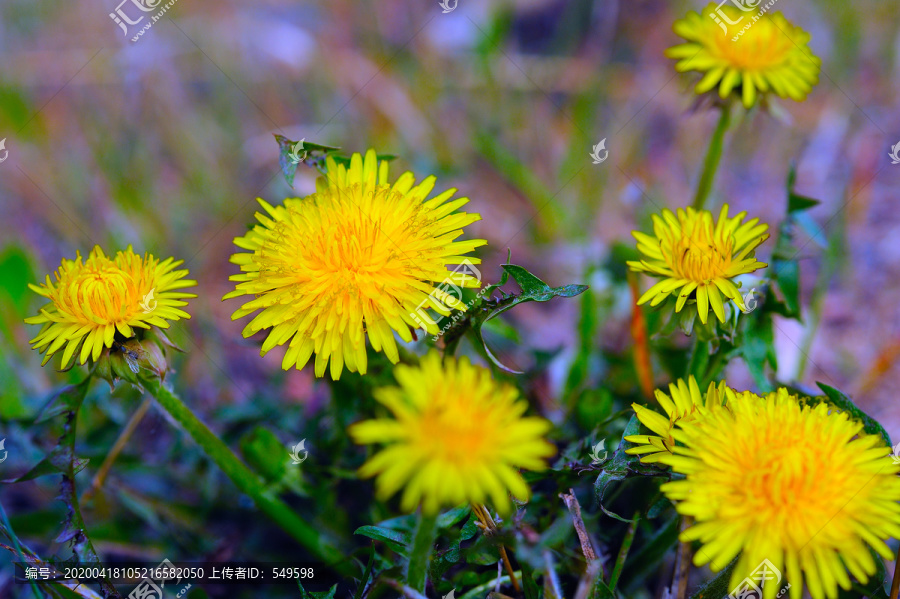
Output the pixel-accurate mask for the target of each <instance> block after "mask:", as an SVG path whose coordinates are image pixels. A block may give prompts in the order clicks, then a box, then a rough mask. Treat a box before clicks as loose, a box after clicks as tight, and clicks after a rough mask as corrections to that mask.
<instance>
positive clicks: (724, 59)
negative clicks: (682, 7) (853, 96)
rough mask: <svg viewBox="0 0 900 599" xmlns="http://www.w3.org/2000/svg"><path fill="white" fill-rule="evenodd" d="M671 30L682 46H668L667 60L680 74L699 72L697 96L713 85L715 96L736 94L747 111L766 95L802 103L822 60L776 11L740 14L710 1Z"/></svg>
mask: <svg viewBox="0 0 900 599" xmlns="http://www.w3.org/2000/svg"><path fill="white" fill-rule="evenodd" d="M720 17H721V18H720ZM726 23H728V24H730V25H733V27H732V29H734V31H733V32H732V33H734V34H735V35H732V34H730V33H728V28H727V27H726V26H725V24H726ZM748 25H750V26H749V28H747V29H744V27H747V26H748ZM737 27H741V29H740V30H737V29H736V28H737ZM672 29H673V30H674V31H675V33H676V34H678V35H679V36H681V37H682V38H684V39H685V40H686V43H683V44H679V45H677V46H673V47H671V48H669V49H668V50H666V56H668V57H669V58H674V59H677V60H678V63H676V65H675V69H676V70H677V71H679V72H682V73H683V72H685V71H699V72H701V73H704V76H703V78H702V79H701V80H700V83H698V84H697V87H696V89H695V91H696V93H698V94H705V93H706V92H708V91H710V90H712V89H713V88H714V87H716V86H717V85H718V87H719V96H720V97H722V98H727V97H728V95H729V94H731V93H732V92H735V93H736V94H739V95H740V96H741V99H742V101H743V103H744V106H745V107H746V108H750V107H751V106H753V104H754V103H755V102H756V99H757V95H758V94H766V93H769V92H772V93H774V94H776V95H778V96H780V97H782V98H791V99H793V100H796V101H798V102H801V101H803V100H804V99H805V98H806V96H807V95H808V94H809V92H810V91H811V90H812V88H813V86H814V85H815V84H816V83H817V82H818V80H819V68H820V66H821V63H822V61H821V60H820V59H819V57H818V56H816V55H814V54H813V53H812V52H811V51H810V49H809V46H808V44H809V39H810V38H809V34H808V33H806V32H805V31H804V30H803V29H801V28H800V27H796V26H794V25H793V24H791V22H790V21H788V20H787V19H786V18H784V15H782V14H781V13H780V12H776V13H772V14H768V13H765V12H759V11H753V12H744V11H742V10H740V9H738V8H737V7H736V6H717V5H716V4H714V3H710V4H708V5H707V6H706V8H705V9H703V14H702V16H701V15H700V14H698V13H696V12H694V11H690V12H689V13H688V14H687V16H685V17H684V18H683V19H679V20H678V21H675V24H674V25H673V27H672Z"/></svg>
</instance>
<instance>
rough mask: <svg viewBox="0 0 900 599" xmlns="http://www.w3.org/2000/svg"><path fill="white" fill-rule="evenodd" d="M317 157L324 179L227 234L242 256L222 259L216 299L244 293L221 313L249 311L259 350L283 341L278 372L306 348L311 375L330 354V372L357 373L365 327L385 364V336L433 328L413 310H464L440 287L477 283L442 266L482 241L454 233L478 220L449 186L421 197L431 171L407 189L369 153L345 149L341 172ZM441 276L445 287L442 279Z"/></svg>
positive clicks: (300, 361) (388, 351)
mask: <svg viewBox="0 0 900 599" xmlns="http://www.w3.org/2000/svg"><path fill="white" fill-rule="evenodd" d="M326 164H327V169H328V180H326V179H325V178H323V177H320V178H319V180H318V181H317V185H316V192H315V193H314V194H312V195H310V196H307V197H306V198H302V199H300V198H294V199H287V200H285V201H284V205H283V206H277V207H273V206H270V205H269V204H268V203H266V202H265V201H263V200H259V203H260V204H261V205H262V207H263V208H264V209H265V211H266V213H267V214H260V213H257V214H256V218H257V220H259V222H260V224H258V225H256V226H255V227H254V228H253V230H252V231H250V232H249V233H247V235H245V236H243V237H238V238H236V239H235V240H234V243H235V245H237V246H238V247H240V248H242V249H245V250H249V252H250V253H239V254H235V255H233V256H232V257H231V261H232V262H234V263H235V264H238V265H240V267H241V271H242V272H241V274H239V275H235V276H232V277H231V280H232V281H238V284H237V286H236V289H235V291H233V292H231V293H229V294H228V295H226V296H225V298H223V299H228V298H232V297H239V296H242V295H253V296H255V297H254V298H253V299H252V300H250V301H248V302H247V303H245V304H244V305H243V306H241V308H240V309H239V310H237V311H236V312H235V313H234V315H233V316H232V319H238V318H242V317H244V316H246V315H248V314H251V313H253V312H256V311H257V310H259V311H260V312H259V314H257V315H256V316H255V317H254V318H253V320H251V321H250V323H249V324H248V325H247V326H246V327H245V328H244V332H243V335H244V336H245V337H249V336H250V335H253V334H254V333H256V332H258V331H260V330H263V329H271V331H270V332H269V335H268V337H267V338H266V340H265V342H264V343H263V346H262V351H261V354H262V355H265V354H266V352H268V351H269V350H270V349H272V348H273V347H275V346H276V345H283V344H288V343H289V345H288V348H287V351H286V352H285V355H284V359H283V360H282V367H283V368H284V369H285V370H287V369H288V368H290V367H291V366H294V365H296V367H297V369H298V370H299V369H300V368H303V366H304V365H305V364H306V363H307V361H308V360H309V358H310V357H311V356H312V354H313V353H315V354H316V361H315V364H316V376H319V377H321V376H323V375H324V374H325V368H326V366H327V365H328V361H329V359H330V360H331V376H332V378H333V379H335V380H337V379H338V377H340V374H341V371H342V369H343V367H344V365H346V366H347V369H348V370H350V371H351V372H356V371H358V372H360V373H361V374H365V372H366V364H367V357H366V341H365V338H366V335H368V338H369V342H370V343H371V344H372V348H373V349H375V351H383V352H384V353H385V355H387V357H388V359H390V360H391V362H393V363H395V364H396V363H397V361H398V360H399V356H398V352H397V346H396V342H395V340H394V333H395V332H396V333H397V334H398V335H399V336H400V338H401V339H403V340H404V341H407V342H408V341H411V340H412V338H413V333H414V330H415V329H416V328H423V329H425V330H426V331H427V332H428V333H429V334H435V335H436V334H437V333H438V332H439V330H438V327H437V325H436V324H435V321H433V320H431V319H430V318H427V317H426V318H424V319H423V318H419V317H418V315H422V314H423V309H424V308H430V309H433V310H434V311H436V312H438V313H439V314H441V315H443V316H446V315H449V314H450V309H451V308H453V309H457V310H465V309H466V306H465V304H464V303H463V302H461V301H460V300H459V298H458V297H457V296H458V295H459V293H448V289H449V290H451V291H452V289H451V288H452V287H456V291H458V288H460V287H478V286H479V284H480V283H479V281H478V280H477V278H475V277H474V276H472V275H470V274H467V273H462V272H451V271H450V270H448V268H447V265H448V264H463V263H465V261H468V262H469V263H470V264H478V263H480V260H479V259H477V258H472V257H467V256H466V254H468V253H469V252H471V251H473V250H474V249H475V248H477V247H479V246H482V245H484V244H485V243H487V242H486V241H484V240H481V239H476V240H470V241H454V240H455V239H456V238H457V237H459V236H460V235H461V234H462V232H463V228H464V227H466V226H467V225H470V224H472V223H473V222H475V221H478V220H480V219H481V216H480V215H478V214H468V213H465V212H457V211H456V210H457V209H458V208H460V207H461V206H463V205H465V204H466V203H467V202H468V201H469V200H468V199H467V198H457V199H452V200H451V198H452V197H453V194H454V193H456V190H455V189H449V190H447V191H445V192H443V193H441V194H438V195H436V196H435V197H433V198H431V199H427V198H428V195H429V194H430V193H431V191H432V190H433V189H434V183H435V178H434V177H433V176H432V177H428V178H426V179H425V180H424V181H422V182H421V183H419V184H418V185H414V183H415V177H414V176H413V174H412V173H409V172H407V173H405V174H403V175H401V176H400V178H399V179H397V181H396V182H395V183H393V184H390V183H388V163H387V162H386V161H382V162H381V163H380V164H379V163H378V160H377V158H376V156H375V152H374V150H369V151H368V153H367V154H366V157H365V159H363V157H362V156H360V155H359V154H354V155H353V156H352V158H351V160H350V168H349V169H348V168H346V167H345V166H344V165H338V164H336V163H335V161H334V160H333V159H331V158H328V160H327V163H326ZM448 276H452V280H453V284H452V285H449V286H448V285H446V284H444V285H442V284H441V282H445V281H447V279H448ZM436 285H437V286H438V287H437V288H436Z"/></svg>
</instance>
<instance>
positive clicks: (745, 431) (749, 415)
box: [661, 388, 900, 599]
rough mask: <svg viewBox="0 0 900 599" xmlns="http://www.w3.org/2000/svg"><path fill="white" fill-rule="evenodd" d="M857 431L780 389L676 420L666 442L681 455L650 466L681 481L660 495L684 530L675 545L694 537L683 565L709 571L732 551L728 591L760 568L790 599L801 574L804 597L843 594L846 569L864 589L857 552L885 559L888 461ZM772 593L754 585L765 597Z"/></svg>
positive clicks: (897, 526)
mask: <svg viewBox="0 0 900 599" xmlns="http://www.w3.org/2000/svg"><path fill="white" fill-rule="evenodd" d="M862 428H863V426H862V424H861V423H860V422H857V421H855V420H851V419H850V418H848V416H847V414H846V413H836V412H832V413H829V406H828V405H826V404H820V405H817V406H816V407H814V408H811V407H809V406H802V405H801V404H800V402H799V401H798V399H797V397H796V396H792V395H790V394H789V393H788V391H787V390H786V389H783V388H782V389H779V390H778V391H777V392H774V393H771V394H769V395H768V396H767V397H765V398H760V397H758V396H755V395H753V394H740V397H739V398H738V401H735V402H733V403H732V402H729V409H728V410H716V411H713V412H710V413H709V414H708V415H706V416H704V417H703V418H700V419H697V420H694V421H690V422H688V421H682V422H680V423H679V428H678V429H677V430H676V431H675V433H674V437H675V439H676V440H678V441H679V442H680V443H683V444H684V447H682V446H681V445H678V446H676V447H675V453H674V455H667V456H665V457H663V458H661V461H662V462H663V463H665V464H668V465H670V466H671V467H672V469H673V470H674V471H675V472H678V473H681V474H684V475H685V477H686V478H685V479H683V480H680V481H675V482H669V483H666V484H664V485H663V486H662V490H663V491H664V492H665V494H666V495H667V496H668V497H669V499H671V500H673V501H676V502H677V509H678V511H679V512H680V513H682V514H684V515H687V516H691V517H692V518H694V520H695V522H696V524H695V525H694V526H692V527H690V528H688V529H687V530H685V531H684V532H683V533H682V534H681V537H680V538H681V540H683V541H686V542H692V541H700V543H701V547H700V549H699V550H698V551H697V552H696V554H695V556H694V563H695V564H696V565H698V566H701V565H703V564H706V563H709V564H710V568H711V569H712V570H713V571H718V570H721V569H722V568H724V567H725V566H726V565H727V564H728V563H729V562H731V560H732V559H733V558H734V557H735V556H736V555H738V553H740V554H741V556H740V559H739V561H738V564H737V567H736V568H735V570H734V574H733V575H732V578H731V585H730V586H729V588H735V587H736V586H737V585H738V584H739V583H740V582H741V580H742V579H743V578H744V577H746V576H747V575H748V574H750V573H751V572H752V571H753V570H755V569H756V567H757V566H758V565H760V564H761V563H762V562H763V560H769V562H770V563H771V564H772V565H773V566H774V567H775V568H777V569H778V570H779V571H781V572H784V574H785V576H786V578H787V580H788V581H789V582H790V583H791V597H792V598H793V599H799V598H800V596H801V594H802V592H803V589H802V582H803V579H804V578H805V579H806V585H807V587H808V589H809V593H810V595H811V596H812V597H813V599H820V598H822V597H829V598H836V597H837V596H838V590H837V588H838V587H839V586H840V587H841V588H843V589H847V590H849V589H850V578H849V576H848V571H849V573H850V574H852V575H853V576H855V577H856V578H857V579H858V580H859V581H861V582H863V583H865V582H866V581H867V580H868V578H869V577H870V576H871V575H873V574H874V573H875V571H876V568H875V560H874V559H873V557H872V554H871V553H870V551H869V549H868V547H867V545H868V546H869V547H871V548H872V549H874V550H875V552H877V553H878V555H880V556H882V557H884V558H885V559H891V558H892V553H891V550H890V548H889V547H888V546H887V544H885V542H884V540H885V539H888V538H890V537H898V536H900V504H898V503H897V501H898V500H900V478H898V477H897V473H898V472H900V465H896V464H894V463H892V460H891V459H890V458H889V454H890V448H889V447H886V446H885V444H884V442H883V440H882V439H881V437H880V436H877V435H866V434H864V433H863V430H862ZM777 590H778V589H777V588H776V587H775V585H771V584H770V585H766V587H765V589H764V591H765V596H766V598H767V599H771V598H772V597H774V595H775V592H776V591H777Z"/></svg>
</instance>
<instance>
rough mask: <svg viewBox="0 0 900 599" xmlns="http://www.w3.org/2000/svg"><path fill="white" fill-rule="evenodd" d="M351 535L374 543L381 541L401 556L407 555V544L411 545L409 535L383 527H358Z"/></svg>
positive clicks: (410, 535)
mask: <svg viewBox="0 0 900 599" xmlns="http://www.w3.org/2000/svg"><path fill="white" fill-rule="evenodd" d="M353 534H355V535H362V536H364V537H369V538H370V539H375V540H376V541H382V542H383V543H385V544H386V545H387V546H388V547H390V548H391V549H393V550H394V551H396V552H397V553H399V554H401V555H407V554H408V553H409V544H410V543H412V534H411V533H408V532H402V531H399V530H394V529H391V528H384V527H383V526H360V527H359V528H357V529H356V530H355V531H354V532H353Z"/></svg>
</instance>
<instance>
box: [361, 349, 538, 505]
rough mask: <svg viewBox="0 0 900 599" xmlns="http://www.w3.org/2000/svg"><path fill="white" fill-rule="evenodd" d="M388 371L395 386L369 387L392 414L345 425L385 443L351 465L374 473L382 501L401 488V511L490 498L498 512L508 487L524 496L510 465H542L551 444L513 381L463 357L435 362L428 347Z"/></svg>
mask: <svg viewBox="0 0 900 599" xmlns="http://www.w3.org/2000/svg"><path fill="white" fill-rule="evenodd" d="M394 373H395V376H396V378H397V381H398V382H399V384H400V386H399V387H389V388H381V389H378V390H376V392H375V399H377V400H378V401H379V402H380V403H382V404H384V405H385V406H386V407H387V408H388V409H389V410H390V411H391V413H392V414H393V416H394V417H393V418H378V419H375V420H367V421H364V422H359V423H357V424H354V425H353V426H351V427H350V429H349V433H350V435H351V437H352V438H353V439H354V441H356V442H357V443H360V444H368V443H384V444H386V445H388V447H387V448H385V449H383V450H381V451H379V452H378V453H376V454H375V455H374V456H372V458H371V459H369V460H368V461H367V462H366V463H365V464H363V466H362V467H361V468H360V471H359V472H360V475H362V476H364V477H373V476H377V477H378V478H377V480H376V488H377V494H378V496H379V497H380V498H381V499H382V500H383V499H387V498H388V497H390V496H391V495H393V494H394V493H396V492H397V491H398V490H400V488H401V487H405V490H404V491H403V496H402V501H401V505H402V507H403V509H404V510H406V511H413V510H415V509H416V506H418V505H420V504H421V505H422V508H423V510H424V511H425V512H427V513H436V512H437V511H438V509H440V508H441V507H444V506H453V505H459V504H461V503H464V502H469V503H473V504H476V505H477V504H481V503H484V501H485V498H486V497H488V496H490V498H491V499H492V500H493V503H494V506H495V507H496V508H497V509H498V510H499V511H500V512H501V513H509V511H510V501H509V497H508V494H509V493H512V495H513V496H515V497H517V498H519V499H522V500H524V499H527V498H528V497H529V495H530V493H529V489H528V486H527V485H526V484H525V481H524V480H523V479H522V476H521V475H520V474H519V472H518V470H517V469H518V468H527V469H529V470H543V469H544V468H545V463H544V460H545V458H548V457H550V456H551V455H553V454H554V453H555V448H554V446H553V445H552V444H550V443H549V442H548V441H546V440H545V439H544V435H545V434H546V433H547V431H549V430H550V428H551V425H550V423H549V422H548V421H546V420H544V419H543V418H538V417H525V416H523V414H524V413H525V410H526V409H527V408H528V404H527V403H526V402H525V401H524V400H522V399H521V398H520V397H519V392H518V391H517V390H516V388H515V387H513V386H511V385H506V384H503V383H498V382H496V381H494V380H493V379H492V378H491V374H490V372H489V371H488V370H486V369H484V368H480V367H477V366H473V365H472V364H471V363H469V360H468V359H467V358H465V357H463V358H461V359H459V360H456V359H454V358H447V359H445V360H444V361H443V363H442V362H441V357H440V356H439V355H438V353H437V352H436V351H432V352H431V353H429V354H428V355H426V356H425V357H424V358H422V360H421V362H420V364H419V366H416V367H412V366H406V365H400V366H397V367H396V369H395V370H394Z"/></svg>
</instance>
